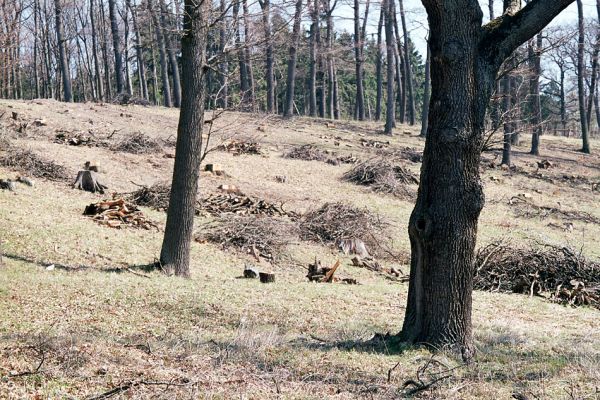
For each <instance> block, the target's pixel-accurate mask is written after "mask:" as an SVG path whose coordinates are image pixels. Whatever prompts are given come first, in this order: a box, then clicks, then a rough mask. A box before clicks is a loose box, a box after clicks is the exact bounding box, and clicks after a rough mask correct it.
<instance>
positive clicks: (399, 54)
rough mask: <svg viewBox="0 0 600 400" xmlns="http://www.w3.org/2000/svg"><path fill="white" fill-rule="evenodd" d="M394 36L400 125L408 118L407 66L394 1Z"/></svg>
mask: <svg viewBox="0 0 600 400" xmlns="http://www.w3.org/2000/svg"><path fill="white" fill-rule="evenodd" d="M393 18H394V35H395V37H396V49H395V50H394V51H395V54H396V55H395V59H396V70H397V79H398V81H397V82H396V83H397V86H398V94H397V100H398V119H399V120H400V123H401V124H403V123H404V120H405V116H406V87H407V82H406V64H405V62H404V56H403V51H404V47H403V46H402V41H401V40H400V30H399V28H398V18H396V5H395V0H394V13H393Z"/></svg>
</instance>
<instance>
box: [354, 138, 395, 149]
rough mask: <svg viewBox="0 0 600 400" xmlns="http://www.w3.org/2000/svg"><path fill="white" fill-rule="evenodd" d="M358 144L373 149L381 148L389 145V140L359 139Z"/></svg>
mask: <svg viewBox="0 0 600 400" xmlns="http://www.w3.org/2000/svg"><path fill="white" fill-rule="evenodd" d="M360 145H361V146H362V147H372V148H374V149H383V148H386V147H389V146H390V141H389V140H388V141H386V142H382V141H379V140H371V139H365V138H362V139H360Z"/></svg>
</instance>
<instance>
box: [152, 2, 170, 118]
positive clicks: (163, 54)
mask: <svg viewBox="0 0 600 400" xmlns="http://www.w3.org/2000/svg"><path fill="white" fill-rule="evenodd" d="M148 11H149V12H150V14H151V15H152V23H153V24H154V31H155V33H156V45H157V46H158V53H159V60H160V77H161V81H162V91H163V103H164V105H165V107H172V106H173V103H172V102H171V84H170V83H169V70H168V67H167V50H166V48H165V39H164V35H163V30H162V28H161V24H160V22H159V19H158V17H157V16H156V10H154V7H153V4H152V0H148Z"/></svg>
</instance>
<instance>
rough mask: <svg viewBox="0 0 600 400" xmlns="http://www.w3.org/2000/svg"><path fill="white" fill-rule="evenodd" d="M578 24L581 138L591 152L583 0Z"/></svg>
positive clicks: (579, 0) (578, 89)
mask: <svg viewBox="0 0 600 400" xmlns="http://www.w3.org/2000/svg"><path fill="white" fill-rule="evenodd" d="M577 26H578V29H579V41H578V47H577V91H578V95H577V98H578V100H579V120H580V126H581V139H582V142H583V143H582V147H581V151H582V152H584V153H588V154H589V153H590V138H589V132H588V124H587V115H586V109H585V85H584V74H585V65H584V57H585V26H584V15H583V3H582V2H581V0H577Z"/></svg>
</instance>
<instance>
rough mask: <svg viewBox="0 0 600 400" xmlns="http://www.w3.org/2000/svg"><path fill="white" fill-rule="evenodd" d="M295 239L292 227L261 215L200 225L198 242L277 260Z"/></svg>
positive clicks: (295, 233) (218, 220)
mask: <svg viewBox="0 0 600 400" xmlns="http://www.w3.org/2000/svg"><path fill="white" fill-rule="evenodd" d="M297 237H298V233H297V228H296V226H295V224H293V223H292V222H290V221H286V220H281V219H276V218H272V217H269V216H264V215H235V216H221V217H219V218H217V219H216V220H215V221H212V222H210V223H208V224H205V225H203V226H202V227H201V228H200V233H199V234H198V235H197V236H196V237H195V240H196V241H197V242H200V243H203V242H210V243H215V244H218V245H220V246H221V247H223V248H224V249H227V248H233V249H236V250H240V251H243V252H246V253H249V254H252V255H253V256H254V257H263V258H265V259H267V260H271V261H272V260H275V259H277V258H278V257H279V256H280V255H281V253H282V251H283V249H284V248H285V246H287V245H288V244H289V243H290V242H291V241H293V240H295V239H296V238H297Z"/></svg>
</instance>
